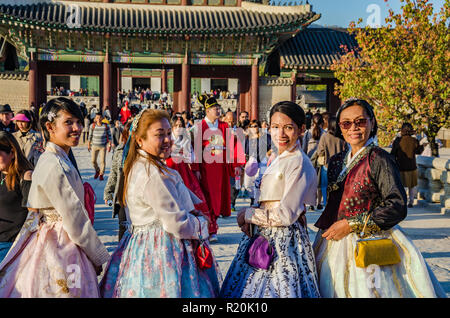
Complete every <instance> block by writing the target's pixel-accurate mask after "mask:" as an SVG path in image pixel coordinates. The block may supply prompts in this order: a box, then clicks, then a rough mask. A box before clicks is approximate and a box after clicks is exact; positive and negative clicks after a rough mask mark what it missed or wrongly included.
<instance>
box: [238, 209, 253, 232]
mask: <svg viewBox="0 0 450 318" xmlns="http://www.w3.org/2000/svg"><path fill="white" fill-rule="evenodd" d="M246 209H247V208H244V209H241V210H240V211H239V212H238V215H237V223H238V226H239V227H240V228H241V231H242V232H244V233H245V235H247V236H248V237H250V223H247V222H245V210H246Z"/></svg>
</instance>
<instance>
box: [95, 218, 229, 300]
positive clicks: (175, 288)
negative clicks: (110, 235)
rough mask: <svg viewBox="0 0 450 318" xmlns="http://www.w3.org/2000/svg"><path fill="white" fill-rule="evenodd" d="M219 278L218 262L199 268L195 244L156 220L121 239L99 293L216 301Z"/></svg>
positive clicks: (116, 295)
mask: <svg viewBox="0 0 450 318" xmlns="http://www.w3.org/2000/svg"><path fill="white" fill-rule="evenodd" d="M218 275H220V271H219V267H218V265H217V262H216V261H215V259H214V262H213V266H212V267H211V268H210V269H207V270H201V269H199V268H198V266H197V264H196V260H195V257H194V250H193V244H192V241H191V240H184V239H178V238H176V237H175V236H173V235H172V234H170V233H168V232H166V231H165V230H164V229H163V227H162V225H161V223H160V222H159V221H156V222H153V223H151V224H148V225H144V226H139V227H134V228H133V229H132V232H131V233H128V232H127V233H126V234H125V235H124V236H123V237H122V240H121V241H120V243H119V246H118V247H117V249H116V251H115V252H114V253H113V256H112V258H111V261H110V263H109V264H108V266H107V268H106V271H105V276H104V277H103V280H102V282H101V283H100V290H101V292H102V295H103V296H104V297H114V298H119V297H120V298H124V297H133V298H213V297H217V296H218V294H219V289H220V281H221V278H220V276H218Z"/></svg>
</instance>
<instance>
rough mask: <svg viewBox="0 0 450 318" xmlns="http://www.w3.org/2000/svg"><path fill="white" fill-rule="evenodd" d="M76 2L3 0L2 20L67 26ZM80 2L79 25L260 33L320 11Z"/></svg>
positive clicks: (290, 27)
mask: <svg viewBox="0 0 450 318" xmlns="http://www.w3.org/2000/svg"><path fill="white" fill-rule="evenodd" d="M73 4H74V3H73V2H36V1H34V2H30V3H28V4H22V5H15V4H13V5H11V4H0V23H3V24H5V23H14V24H15V23H19V24H20V23H22V24H23V25H25V26H26V27H37V28H44V29H55V30H56V29H58V30H61V29H63V30H69V29H70V28H69V26H68V24H67V23H66V20H67V18H68V16H69V6H70V5H73ZM76 5H77V6H78V7H79V13H80V15H79V17H80V20H79V22H80V25H79V27H75V30H79V31H84V32H111V33H134V34H174V35H179V34H189V35H196V34H218V35H220V34H223V35H226V34H254V35H256V34H267V33H280V32H290V31H295V30H297V29H299V28H301V27H302V26H303V25H308V24H310V23H311V22H313V21H315V20H317V19H318V18H319V17H320V15H318V14H316V13H314V12H312V11H311V10H309V9H310V7H308V6H297V7H272V6H266V5H260V4H253V3H251V4H250V3H246V2H243V6H242V7H220V6H217V7H216V6H165V5H123V4H115V3H92V2H77V3H76ZM273 8H274V9H273ZM72 12H75V11H72ZM73 21H75V20H73Z"/></svg>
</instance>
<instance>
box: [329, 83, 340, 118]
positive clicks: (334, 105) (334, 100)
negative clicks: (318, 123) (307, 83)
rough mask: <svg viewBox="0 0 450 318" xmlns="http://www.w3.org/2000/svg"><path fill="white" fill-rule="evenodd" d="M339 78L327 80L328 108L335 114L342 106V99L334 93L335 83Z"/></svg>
mask: <svg viewBox="0 0 450 318" xmlns="http://www.w3.org/2000/svg"><path fill="white" fill-rule="evenodd" d="M336 83H337V80H333V79H332V80H330V81H327V83H326V84H327V110H328V111H329V112H331V113H333V114H336V113H337V110H338V109H339V107H340V106H341V99H340V98H339V96H337V95H335V94H334V85H335V84H336Z"/></svg>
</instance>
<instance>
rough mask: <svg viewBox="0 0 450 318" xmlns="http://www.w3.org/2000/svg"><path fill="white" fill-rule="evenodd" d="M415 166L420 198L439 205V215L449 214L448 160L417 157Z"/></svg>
mask: <svg viewBox="0 0 450 318" xmlns="http://www.w3.org/2000/svg"><path fill="white" fill-rule="evenodd" d="M417 166H418V175H419V179H418V186H417V187H418V190H419V196H420V198H421V199H424V200H426V201H428V202H432V203H441V206H442V208H441V213H442V214H450V160H447V159H442V158H435V157H426V156H417Z"/></svg>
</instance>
